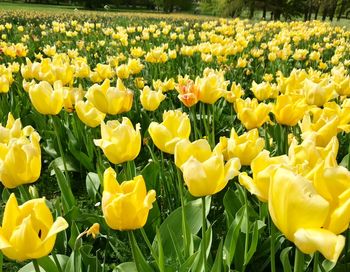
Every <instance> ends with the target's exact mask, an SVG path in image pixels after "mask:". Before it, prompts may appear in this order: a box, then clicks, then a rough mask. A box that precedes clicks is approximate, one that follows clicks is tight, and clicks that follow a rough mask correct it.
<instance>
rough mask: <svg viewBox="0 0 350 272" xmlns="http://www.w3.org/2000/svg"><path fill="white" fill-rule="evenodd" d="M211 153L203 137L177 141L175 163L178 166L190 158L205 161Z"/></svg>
mask: <svg viewBox="0 0 350 272" xmlns="http://www.w3.org/2000/svg"><path fill="white" fill-rule="evenodd" d="M211 154H212V151H211V147H210V144H209V143H208V141H207V140H205V139H199V140H197V141H194V142H192V143H191V142H190V141H189V140H188V139H183V140H181V141H179V142H178V143H177V144H176V146H175V153H174V155H175V165H176V166H177V167H179V168H181V166H182V165H183V164H184V163H185V162H186V161H187V160H188V159H189V158H190V157H194V158H196V159H197V160H198V161H201V162H203V161H205V160H206V159H207V158H209V157H210V156H211Z"/></svg>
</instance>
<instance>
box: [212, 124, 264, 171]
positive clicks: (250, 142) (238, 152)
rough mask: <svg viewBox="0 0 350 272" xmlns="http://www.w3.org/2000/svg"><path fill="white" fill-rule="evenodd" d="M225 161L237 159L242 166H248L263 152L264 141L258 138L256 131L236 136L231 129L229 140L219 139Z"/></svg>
mask: <svg viewBox="0 0 350 272" xmlns="http://www.w3.org/2000/svg"><path fill="white" fill-rule="evenodd" d="M219 145H220V146H221V148H222V150H223V154H224V156H225V159H226V160H228V159H230V158H233V157H237V158H239V160H240V162H241V164H242V165H250V163H251V162H252V160H253V159H254V158H255V157H256V156H257V155H258V154H259V152H260V151H261V150H263V148H264V146H265V140H264V139H263V138H260V137H259V132H258V130H257V129H252V130H250V131H248V132H246V133H243V134H242V135H240V136H238V134H237V133H236V131H235V129H234V128H232V130H231V135H230V138H226V137H221V138H220V143H219Z"/></svg>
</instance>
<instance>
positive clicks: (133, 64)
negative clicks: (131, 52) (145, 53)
mask: <svg viewBox="0 0 350 272" xmlns="http://www.w3.org/2000/svg"><path fill="white" fill-rule="evenodd" d="M143 67H144V65H143V64H142V63H141V61H140V59H129V61H128V69H129V72H130V74H132V75H136V74H138V73H140V72H141V71H142V69H143Z"/></svg>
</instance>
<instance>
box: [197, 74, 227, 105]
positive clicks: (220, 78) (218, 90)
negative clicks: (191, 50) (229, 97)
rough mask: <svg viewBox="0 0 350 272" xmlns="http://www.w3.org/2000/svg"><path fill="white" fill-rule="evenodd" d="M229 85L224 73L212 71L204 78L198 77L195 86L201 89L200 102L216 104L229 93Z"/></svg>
mask: <svg viewBox="0 0 350 272" xmlns="http://www.w3.org/2000/svg"><path fill="white" fill-rule="evenodd" d="M228 84H229V81H225V78H224V74H223V72H215V71H210V72H209V73H208V75H206V76H205V77H204V78H199V77H197V79H196V81H195V85H196V86H198V88H199V101H201V102H203V103H206V104H214V103H215V102H216V101H217V100H218V99H219V98H220V97H222V96H223V95H224V93H225V92H226V91H227V90H226V89H227V85H228Z"/></svg>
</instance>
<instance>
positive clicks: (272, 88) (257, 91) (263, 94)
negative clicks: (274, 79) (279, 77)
mask: <svg viewBox="0 0 350 272" xmlns="http://www.w3.org/2000/svg"><path fill="white" fill-rule="evenodd" d="M251 90H252V92H253V94H254V96H255V97H256V98H257V99H258V100H259V101H263V100H267V99H270V98H276V97H277V96H278V89H277V86H276V84H270V83H269V82H262V83H260V84H257V83H256V82H255V81H253V83H252V88H251Z"/></svg>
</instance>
